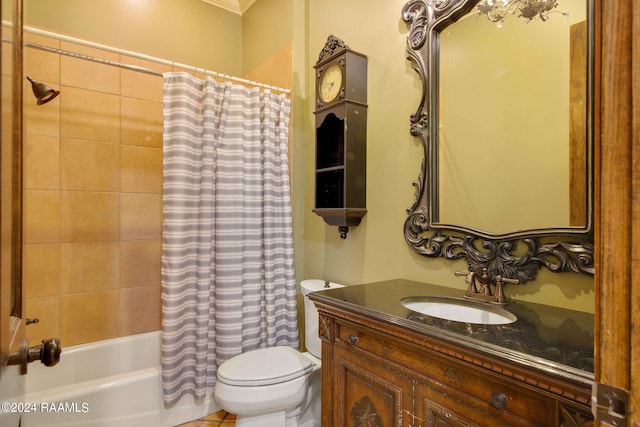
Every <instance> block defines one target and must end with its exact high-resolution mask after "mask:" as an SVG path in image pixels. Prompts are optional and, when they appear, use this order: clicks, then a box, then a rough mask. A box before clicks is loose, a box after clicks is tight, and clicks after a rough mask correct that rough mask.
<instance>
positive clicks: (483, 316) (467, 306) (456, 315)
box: [400, 296, 518, 325]
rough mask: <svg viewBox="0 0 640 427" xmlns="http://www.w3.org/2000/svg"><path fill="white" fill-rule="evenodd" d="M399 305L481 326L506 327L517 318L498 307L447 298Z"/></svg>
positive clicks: (419, 299)
mask: <svg viewBox="0 0 640 427" xmlns="http://www.w3.org/2000/svg"><path fill="white" fill-rule="evenodd" d="M400 303H401V304H402V305H403V306H405V307H406V308H408V309H409V310H413V311H415V312H417V313H421V314H426V315H427V316H432V317H437V318H440V319H446V320H453V321H456V322H464V323H476V324H482V325H506V324H509V323H513V322H515V321H516V320H518V318H517V317H516V316H515V315H514V314H513V313H511V312H509V311H507V310H505V309H504V308H500V307H498V306H494V305H489V304H487V303H482V302H474V301H469V300H465V299H460V298H449V297H435V296H433V297H432V296H426V297H407V298H403V299H402V300H401V301H400Z"/></svg>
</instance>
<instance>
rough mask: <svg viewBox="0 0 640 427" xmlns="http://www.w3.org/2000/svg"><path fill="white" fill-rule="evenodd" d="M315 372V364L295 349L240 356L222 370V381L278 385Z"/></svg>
mask: <svg viewBox="0 0 640 427" xmlns="http://www.w3.org/2000/svg"><path fill="white" fill-rule="evenodd" d="M312 370H313V362H312V361H311V360H310V359H309V358H307V357H305V356H303V355H302V353H300V352H299V351H297V350H294V349H293V348H291V347H285V346H278V347H269V348H261V349H258V350H252V351H248V352H246V353H242V354H239V355H237V356H235V357H232V358H231V359H229V360H227V361H226V362H224V363H223V364H222V365H220V366H219V367H218V380H219V381H222V382H223V383H225V384H228V385H236V386H257V385H270V384H278V383H282V382H285V381H290V380H293V379H295V378H298V377H301V376H303V375H305V374H307V373H309V372H311V371H312Z"/></svg>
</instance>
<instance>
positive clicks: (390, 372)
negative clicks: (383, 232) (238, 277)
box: [316, 302, 593, 427]
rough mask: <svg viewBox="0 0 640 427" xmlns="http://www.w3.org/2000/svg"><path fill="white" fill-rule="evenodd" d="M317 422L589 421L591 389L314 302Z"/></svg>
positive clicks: (500, 426) (502, 425)
mask: <svg viewBox="0 0 640 427" xmlns="http://www.w3.org/2000/svg"><path fill="white" fill-rule="evenodd" d="M316 304H317V306H318V310H319V313H320V336H321V338H322V340H323V344H322V346H323V347H322V358H323V360H322V363H323V369H322V376H323V377H322V380H323V381H322V426H323V427H342V426H355V427H360V426H371V427H392V426H393V427H405V426H406V427H409V426H416V427H421V426H424V427H427V426H428V427H435V426H438V427H445V426H465V427H466V426H490V427H517V426H529V427H530V426H560V427H569V426H585V427H586V426H590V425H592V424H593V422H592V417H591V414H590V408H589V406H588V403H589V399H590V389H589V387H586V386H584V385H580V384H576V383H574V382H572V381H570V380H566V379H562V378H557V377H555V376H553V375H548V374H545V373H544V372H537V371H536V370H535V369H533V368H531V369H529V368H528V367H526V366H524V367H522V366H517V365H516V364H515V363H510V362H509V361H507V360H493V359H492V358H491V357H487V356H486V355H483V354H482V351H478V349H469V348H464V345H457V344H451V343H447V342H445V341H443V340H438V339H434V338H432V337H429V336H424V335H422V336H420V335H417V334H415V333H414V332H411V331H406V330H403V329H402V328H400V327H397V326H394V325H392V324H389V323H386V322H379V321H376V320H372V319H371V318H367V317H365V316H362V315H358V314H353V313H350V312H346V311H345V312H342V311H341V310H338V309H335V308H334V307H328V306H325V305H323V304H318V303H317V302H316Z"/></svg>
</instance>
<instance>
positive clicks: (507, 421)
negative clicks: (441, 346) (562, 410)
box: [335, 322, 556, 427]
mask: <svg viewBox="0 0 640 427" xmlns="http://www.w3.org/2000/svg"><path fill="white" fill-rule="evenodd" d="M335 345H336V347H340V348H342V349H345V350H347V351H349V352H351V353H352V354H353V355H354V356H356V357H360V358H366V359H370V360H371V361H372V362H373V364H374V365H375V366H378V367H380V369H386V370H388V371H395V372H397V373H398V375H402V376H407V377H410V378H413V379H414V390H415V405H414V411H415V414H414V415H415V417H416V420H427V419H430V420H431V421H430V422H431V423H433V424H429V423H427V422H425V424H420V423H417V424H416V425H425V426H426V425H441V424H436V423H437V422H441V421H439V420H441V419H442V420H449V421H451V422H453V421H452V420H459V423H458V424H456V423H453V424H451V425H480V426H482V425H490V426H504V427H507V426H509V427H515V426H553V425H555V418H556V400H555V399H554V398H552V397H551V396H548V395H546V394H544V393H541V392H539V391H537V390H535V389H533V388H532V387H528V386H525V385H521V384H519V383H516V382H515V381H513V380H509V379H505V378H501V377H498V375H496V374H495V373H493V372H491V371H488V370H483V369H481V368H478V367H476V366H473V365H470V364H467V363H464V362H462V361H459V360H456V359H453V358H450V357H447V356H444V355H441V354H437V353H435V352H431V353H430V354H428V355H427V354H425V351H424V349H421V350H420V349H417V348H415V347H413V346H411V345H407V344H406V343H403V342H402V341H401V340H399V339H397V338H395V337H391V336H386V335H383V334H380V333H379V332H376V331H375V330H372V329H366V328H364V327H359V326H358V325H354V324H351V323H348V322H336V342H335ZM460 420H464V422H462V421H460ZM442 422H444V421H442ZM465 423H466V424H465ZM443 425H449V424H443Z"/></svg>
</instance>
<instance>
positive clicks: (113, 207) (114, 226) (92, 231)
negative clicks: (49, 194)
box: [60, 191, 120, 242]
mask: <svg viewBox="0 0 640 427" xmlns="http://www.w3.org/2000/svg"><path fill="white" fill-rule="evenodd" d="M119 199H120V196H119V195H118V193H98V192H88V191H63V192H61V197H60V200H61V202H60V203H61V209H60V218H61V219H60V223H61V226H60V228H61V232H60V234H61V239H62V240H61V241H62V242H91V241H105V240H118V238H119V236H120V233H119V231H120V200H119Z"/></svg>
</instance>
